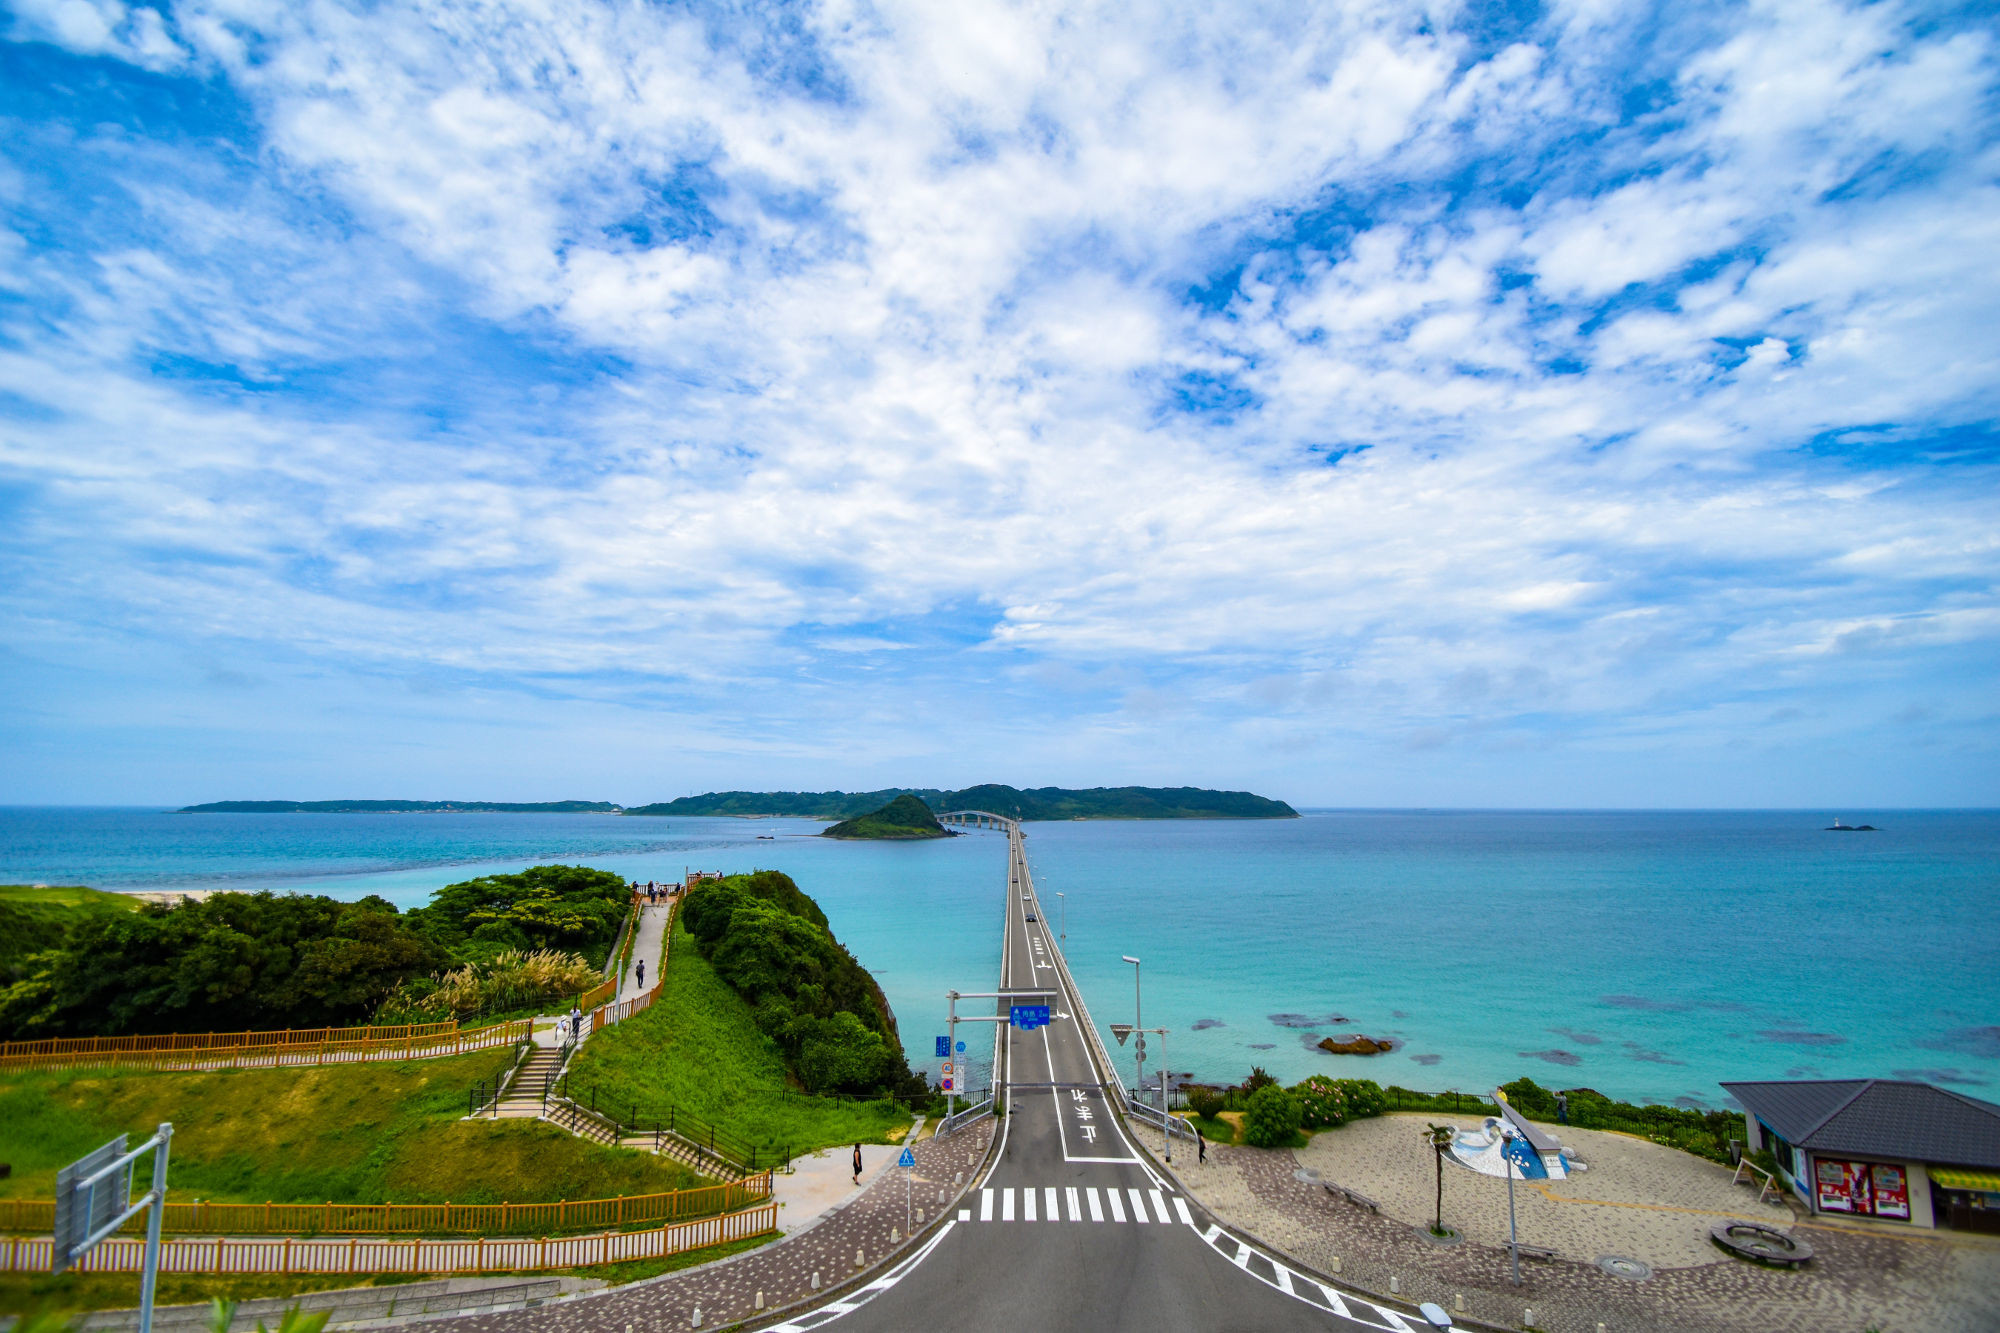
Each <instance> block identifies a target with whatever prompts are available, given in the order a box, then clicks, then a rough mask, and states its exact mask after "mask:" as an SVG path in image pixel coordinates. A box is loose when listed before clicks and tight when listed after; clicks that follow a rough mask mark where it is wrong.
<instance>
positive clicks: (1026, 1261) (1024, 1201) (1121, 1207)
mask: <svg viewBox="0 0 2000 1333" xmlns="http://www.w3.org/2000/svg"><path fill="white" fill-rule="evenodd" d="M1008 840H1009V857H1008V867H1009V869H1008V878H1009V889H1008V895H1007V899H1008V901H1007V927H1006V928H1007V946H1006V949H1005V962H1004V963H1003V968H1002V971H1003V974H1004V976H1005V978H1006V980H1005V983H1004V984H1003V986H1002V987H1001V988H1000V989H1003V990H1006V989H1014V988H1022V989H1027V988H1032V987H1050V988H1054V989H1056V990H1057V991H1058V995H1057V997H1056V1000H1055V1004H1054V1008H1055V1012H1056V1017H1055V1021H1054V1023H1053V1024H1052V1025H1051V1026H1050V1027H1047V1028H1043V1029H1040V1030H1038V1031H1035V1032H1021V1031H1016V1030H1014V1029H1011V1028H1009V1029H1006V1037H1005V1041H1004V1047H1003V1050H1002V1053H1001V1069H1000V1070H996V1071H995V1077H996V1080H999V1079H1001V1078H1004V1079H1005V1080H1006V1083H1005V1084H1004V1085H1003V1086H1007V1087H1009V1089H1010V1090H1009V1092H1008V1093H1007V1097H1008V1102H1007V1105H1008V1106H1009V1107H1010V1114H1009V1115H1008V1116H1007V1117H1006V1119H1005V1121H1004V1123H1003V1131H1002V1133H1003V1138H1002V1143H1001V1148H1000V1151H999V1152H998V1154H997V1155H996V1158H995V1159H994V1165H993V1166H992V1168H991V1170H990V1172H989V1174H988V1176H987V1178H986V1179H984V1180H982V1181H979V1182H977V1184H978V1188H975V1189H974V1190H972V1191H970V1192H969V1193H968V1194H967V1196H966V1199H965V1204H966V1206H965V1207H963V1208H961V1209H960V1210H959V1212H958V1215H957V1217H956V1218H955V1219H954V1220H953V1221H952V1222H951V1223H950V1224H949V1225H948V1227H947V1228H946V1229H945V1230H944V1231H942V1232H941V1233H940V1234H939V1235H938V1236H936V1237H935V1238H934V1239H933V1240H932V1241H931V1242H930V1243H929V1244H928V1245H927V1246H926V1248H925V1249H924V1250H923V1251H921V1252H920V1253H919V1255H918V1256H917V1257H915V1258H914V1259H912V1260H910V1261H908V1262H906V1263H905V1264H904V1265H902V1266H901V1267H900V1268H899V1269H897V1270H895V1271H894V1272H892V1273H891V1274H890V1275H889V1277H888V1278H886V1279H883V1280H882V1281H881V1282H880V1283H878V1284H877V1287H876V1289H875V1291H874V1292H873V1293H872V1294H871V1295H870V1296H869V1297H868V1299H867V1300H866V1303H865V1304H860V1305H858V1306H855V1307H853V1308H848V1309H822V1310H819V1311H816V1312H814V1313H812V1314H809V1315H803V1316H795V1317H794V1318H793V1319H791V1320H790V1321H788V1322H787V1323H786V1324H784V1325H782V1326H781V1328H783V1329H786V1330H806V1329H814V1328H822V1327H829V1326H831V1327H833V1328H834V1329H836V1330H837V1333H867V1331H870V1330H881V1331H882V1333H892V1331H894V1333H902V1331H904V1330H909V1329H918V1328H927V1327H928V1328H951V1329H954V1330H965V1331H966V1333H987V1331H988V1330H991V1331H992V1333H1001V1331H1002V1330H1008V1331H1009V1333H1011V1331H1012V1330H1019V1329H1029V1328H1032V1329H1049V1330H1064V1329H1077V1330H1090V1333H1108V1331H1110V1330H1124V1329H1129V1330H1133V1333H1139V1330H1149V1331H1151V1333H1158V1331H1159V1330H1181V1329H1201V1330H1236V1329H1241V1330H1253V1329H1254V1330H1291V1329H1312V1330H1326V1329H1359V1328H1372V1329H1383V1328H1388V1329H1397V1330H1402V1329H1410V1328H1413V1327H1415V1328H1421V1327H1422V1325H1421V1324H1420V1323H1418V1322H1417V1321H1415V1320H1411V1319H1409V1317H1408V1316H1404V1317H1402V1318H1398V1317H1397V1316H1395V1315H1393V1314H1390V1313H1387V1312H1384V1311H1381V1310H1379V1309H1377V1308H1376V1307H1374V1306H1372V1305H1368V1304H1365V1303H1363V1302H1360V1301H1355V1300H1348V1301H1343V1300H1342V1299H1341V1298H1340V1297H1339V1296H1338V1295H1336V1294H1334V1293H1331V1292H1328V1291H1327V1290H1326V1289H1324V1288H1322V1287H1320V1286H1319V1284H1318V1283H1316V1282H1312V1281H1310V1280H1309V1279H1306V1278H1305V1277H1303V1276H1302V1275H1299V1274H1296V1273H1293V1272H1291V1271H1289V1270H1287V1269H1285V1268H1284V1267H1283V1266H1282V1265H1280V1264H1278V1263H1276V1262H1274V1261H1273V1260H1272V1259H1271V1258H1270V1257H1269V1256H1265V1255H1262V1254H1260V1253H1258V1252H1256V1251H1253V1250H1250V1249H1248V1248H1247V1247H1244V1246H1242V1245H1240V1244H1239V1243H1238V1242H1237V1241H1236V1240H1234V1239H1233V1238H1232V1237H1230V1236H1228V1235H1227V1234H1226V1233H1222V1232H1221V1231H1220V1228H1217V1227H1215V1226H1214V1225H1213V1223H1212V1221H1211V1219H1210V1218H1208V1217H1207V1216H1206V1215H1205V1214H1203V1213H1202V1212H1201V1211H1200V1209H1199V1208H1198V1207H1195V1206H1194V1205H1193V1203H1192V1201H1191V1200H1189V1199H1187V1198H1186V1197H1185V1196H1183V1195H1181V1194H1180V1193H1179V1192H1178V1191H1177V1190H1176V1189H1175V1188H1174V1187H1173V1183H1172V1181H1171V1180H1170V1179H1163V1178H1162V1177H1161V1176H1160V1175H1159V1174H1158V1173H1157V1172H1155V1171H1154V1170H1153V1168H1152V1166H1151V1164H1150V1163H1148V1162H1146V1161H1144V1160H1142V1159H1141V1158H1140V1156H1139V1155H1138V1153H1137V1152H1135V1151H1134V1148H1133V1146H1132V1144H1131V1142H1130V1141H1129V1140H1128V1139H1127V1137H1126V1131H1125V1130H1124V1129H1123V1128H1122V1127H1121V1126H1120V1124H1119V1122H1118V1120H1117V1119H1116V1118H1115V1117H1114V1116H1113V1115H1112V1113H1111V1108H1110V1106H1109V1105H1108V1104H1107V1097H1106V1093H1105V1092H1104V1091H1103V1083H1104V1082H1105V1079H1104V1076H1103V1075H1101V1074H1100V1073H1099V1071H1098V1070H1097V1069H1096V1068H1095V1066H1094V1063H1093V1060H1092V1058H1091V1054H1090V1052H1089V1051H1088V1050H1087V1049H1086V1044H1085V1040H1084V1037H1083V1035H1082V1031H1081V1029H1080V1025H1079V1023H1078V1021H1077V1020H1076V1019H1075V1018H1074V1017H1072V1015H1073V1014H1074V1013H1075V1012H1076V1007H1075V1004H1074V1002H1073V1000H1072V999H1071V997H1070V996H1069V995H1068V994H1067V993H1065V992H1063V991H1062V989H1061V987H1062V981H1061V973H1060V972H1059V971H1058V970H1057V969H1056V967H1055V965H1054V959H1053V958H1052V957H1051V952H1052V950H1053V949H1054V948H1055V947H1056V940H1055V938H1054V936H1053V935H1052V934H1051V932H1050V930H1049V927H1048V923H1047V921H1046V920H1045V919H1044V920H1041V921H1035V922H1030V921H1029V920H1027V917H1028V916H1029V915H1030V914H1033V915H1035V916H1038V917H1039V916H1042V915H1043V914H1042V912H1041V908H1040V904H1039V902H1037V901H1036V899H1035V898H1034V892H1033V887H1032V878H1031V876H1030V875H1029V873H1028V871H1027V866H1026V860H1025V852H1024V846H1023V843H1022V842H1021V840H1020V838H1019V837H1018V836H1015V835H1012V834H1010V835H1009V839H1008ZM971 1011H972V1008H971V1005H970V1004H969V1003H968V1004H965V1005H962V1007H961V1010H960V1012H961V1013H966V1012H971ZM961 1031H962V1032H963V1030H961ZM977 1031H978V1029H977V1028H974V1029H973V1032H977ZM964 1035H967V1037H968V1044H970V1041H969V1039H970V1036H971V1034H970V1033H965V1034H964ZM1035 1084H1044V1085H1046V1084H1059V1085H1071V1086H1064V1087H1054V1088H1050V1087H1034V1086H1032V1085H1035ZM1113 1095H1115V1093H1114V1094H1113ZM1153 1147H1154V1149H1155V1151H1157V1150H1158V1144H1157V1143H1154V1144H1153ZM1185 1150H1186V1151H1192V1149H1191V1148H1189V1149H1185ZM1176 1151H1177V1152H1179V1151H1183V1149H1182V1148H1181V1147H1180V1146H1179V1145H1176Z"/></svg>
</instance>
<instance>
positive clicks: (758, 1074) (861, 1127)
mask: <svg viewBox="0 0 2000 1333" xmlns="http://www.w3.org/2000/svg"><path fill="white" fill-rule="evenodd" d="M570 1082H571V1087H572V1092H573V1094H581V1093H583V1092H584V1091H585V1090H586V1089H589V1088H591V1087H595V1088H596V1090H597V1093H598V1097H599V1101H600V1104H602V1105H603V1106H604V1107H605V1108H606V1109H607V1110H611V1111H612V1112H613V1113H614V1114H617V1115H619V1116H621V1117H628V1118H629V1117H630V1116H631V1115H632V1114H633V1111H634V1110H636V1112H637V1114H638V1117H639V1118H641V1119H646V1120H650V1119H655V1118H657V1119H661V1120H664V1119H665V1118H666V1115H667V1110H668V1108H669V1107H671V1108H673V1109H674V1110H675V1111H676V1112H678V1113H679V1114H681V1115H689V1116H694V1117H697V1118H699V1119H701V1120H705V1121H708V1122H709V1123H711V1124H713V1125H715V1126H716V1127H717V1128H718V1129H721V1130H723V1131H724V1132H726V1133H729V1134H733V1135H735V1136H736V1137H737V1138H739V1139H743V1140H746V1141H748V1142H750V1143H753V1144H757V1145H760V1146H768V1147H776V1148H789V1149H790V1150H791V1151H792V1152H793V1153H794V1154H798V1153H804V1152H810V1151H812V1150H814V1149H816V1148H824V1147H828V1146H830V1145H833V1144H840V1143H890V1142H894V1141H895V1140H896V1139H897V1138H898V1137H899V1136H900V1134H901V1133H902V1132H904V1131H906V1130H907V1129H908V1127H909V1124H910V1116H909V1113H908V1112H906V1111H903V1110H901V1109H899V1108H897V1107H896V1106H894V1105H893V1104H890V1103H885V1102H852V1101H841V1100H839V1099H837V1098H831V1097H812V1096H808V1095H807V1094H805V1093H803V1092H800V1091H798V1090H797V1089H796V1088H794V1087H793V1086H792V1084H791V1081H790V1079H789V1078H788V1077H787V1075H786V1073H785V1061H784V1056H783V1054H782V1053H781V1052H780V1051H779V1050H778V1047H777V1045H776V1044H775V1043H774V1042H772V1041H771V1039H770V1038H768V1037H766V1036H765V1035H764V1034H763V1033H762V1032H760V1031H758V1030H757V1021H756V1018H755V1016H754V1015H753V1014H752V1013H751V1010H750V1006H749V1005H748V1004H747V1003H745V1002H744V1000H743V997H742V996H740V995H738V994H737V993H736V992H735V991H734V990H733V989H731V987H730V986H729V983H727V982H725V981H724V980H723V979H722V978H721V977H718V976H717V975H716V974H715V969H713V968H712V967H710V966H709V964H708V960H707V959H705V958H703V957H702V956H701V953H700V952H699V951H698V950H697V949H696V948H695V943H694V939H693V937H692V936H690V935H689V934H688V933H687V932H686V931H685V930H682V929H681V928H680V927H679V925H678V923H676V925H675V928H674V938H673V944H672V947H671V949H670V950H669V952H668V954H667V984H666V988H665V989H664V990H663V991H661V993H660V998H659V999H658V1000H657V1001H656V1002H655V1003H654V1004H653V1006H652V1007H651V1008H650V1009H647V1010H646V1011H645V1012H644V1013H641V1014H639V1015H637V1016H635V1017H632V1018H628V1019H626V1020H625V1021H624V1022H623V1023H619V1024H617V1025H616V1026H613V1027H608V1028H606V1029H604V1030H603V1031H602V1032H599V1033H598V1034H597V1035H595V1036H593V1037H592V1038H591V1039H590V1040H589V1042H587V1043H586V1044H585V1045H584V1048H583V1049H582V1050H581V1051H579V1052H578V1053H577V1057H576V1060H575V1061H574V1063H573V1064H572V1065H571V1066H570Z"/></svg>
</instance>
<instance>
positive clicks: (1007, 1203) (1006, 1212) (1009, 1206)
mask: <svg viewBox="0 0 2000 1333" xmlns="http://www.w3.org/2000/svg"><path fill="white" fill-rule="evenodd" d="M1000 1220H1001V1221H1002V1222H1011V1221H1013V1220H1014V1187H1013V1186H1012V1185H1009V1186H1007V1187H1006V1188H1005V1189H1003V1190H1001V1191H1000Z"/></svg>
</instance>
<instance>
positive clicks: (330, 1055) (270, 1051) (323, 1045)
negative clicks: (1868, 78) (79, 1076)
mask: <svg viewBox="0 0 2000 1333" xmlns="http://www.w3.org/2000/svg"><path fill="white" fill-rule="evenodd" d="M533 1030H534V1020H533V1019H530V1018H517V1019H513V1020H511V1021H509V1022H505V1023H495V1024H493V1025H492V1026H490V1027H483V1028H461V1027H459V1026H458V1024H457V1023H455V1022H452V1023H407V1024H402V1025H399V1026H396V1027H381V1028H309V1029H304V1030H300V1031H292V1032H198V1033H187V1032H181V1033H163V1034H161V1035H159V1036H156V1037H68V1038H52V1039H49V1040H46V1041H13V1042H8V1043H6V1045H5V1047H0V1068H8V1069H68V1068H72V1067H75V1066H80V1065H111V1066H126V1067H132V1068H140V1069H252V1068H259V1067H268V1066H272V1065H317V1064H337V1063H341V1062H345V1061H351V1060H412V1059H427V1058H430V1057H433V1056H442V1055H460V1054H463V1053H464V1052H466V1051H482V1050H486V1049H487V1048H489V1047H493V1046H511V1045H513V1044H514V1043H515V1042H517V1041H526V1040H527V1039H528V1038H529V1036H530V1035H532V1033H533ZM215 1038H224V1039H233V1041H216V1040H213V1039H215ZM146 1042H152V1043H155V1044H154V1045H144V1044H141V1043H146ZM106 1043H110V1044H106ZM116 1043H128V1044H125V1045H118V1044H116Z"/></svg>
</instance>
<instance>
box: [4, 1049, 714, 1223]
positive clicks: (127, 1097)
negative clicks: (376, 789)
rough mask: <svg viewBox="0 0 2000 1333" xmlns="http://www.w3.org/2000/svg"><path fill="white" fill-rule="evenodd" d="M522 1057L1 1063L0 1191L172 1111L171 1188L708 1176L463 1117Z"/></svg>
mask: <svg viewBox="0 0 2000 1333" xmlns="http://www.w3.org/2000/svg"><path fill="white" fill-rule="evenodd" d="M512 1059H513V1052H511V1051H506V1050H495V1051H479V1052H475V1053H473V1054H470V1055H461V1056H454V1057H452V1058H450V1059H444V1060H411V1061H403V1062H388V1061H383V1062H380V1063H368V1064H346V1065H326V1066H320V1067H311V1066H306V1067H296V1068H286V1069H237V1070H215V1071H211V1072H203V1073H158V1072H153V1071H118V1070H106V1069H65V1070H52V1071H20V1072H12V1073H6V1074H0V1162H6V1163H8V1164H9V1165H11V1166H12V1167H13V1171H12V1173H11V1175H10V1176H9V1177H8V1178H7V1179H5V1180H0V1197H9V1198H33V1199H47V1198H51V1197H53V1195H54V1190H55V1174H56V1170H57V1169H58V1168H59V1167H61V1166H63V1165H64V1164H66V1163H68V1162H71V1161H74V1160H75V1159H76V1158H78V1157H80V1156H82V1155H83V1154H84V1153H86V1152H89V1151H90V1150H91V1149H93V1148H96V1147H99V1146H100V1145H102V1144H103V1143H104V1142H105V1141H106V1140H108V1139H110V1138H111V1137H112V1136H113V1135H115V1134H117V1133H118V1132H120V1131H121V1130H122V1131H124V1132H126V1133H129V1134H130V1135H131V1136H132V1141H133V1142H139V1141H141V1140H143V1139H144V1138H145V1137H147V1136H148V1135H150V1134H151V1133H152V1132H153V1129H154V1127H155V1126H156V1125H158V1123H159V1122H160V1121H162V1120H170V1121H172V1122H173V1125H174V1141H173V1150H172V1161H171V1165H170V1169H169V1173H168V1175H169V1184H170V1185H171V1189H170V1191H169V1193H170V1197H172V1198H174V1199H176V1200H182V1199H191V1198H203V1199H213V1200H216V1201H218V1202H242V1203H261V1202H263V1201H264V1200H266V1199H269V1200H273V1201H276V1202H281V1203H300V1202H303V1203H318V1202H324V1201H327V1200H332V1201H334V1202H337V1203H382V1202H393V1203H446V1202H451V1203H500V1202H503V1201H506V1202H514V1203H535V1202H547V1201H550V1200H556V1199H595V1198H610V1197H613V1196H616V1195H619V1194H651V1193H655V1192H657V1191H661V1190H670V1189H683V1188H686V1187H688V1186H692V1185H703V1184H708V1183H711V1182H708V1181H706V1180H704V1179H702V1178H700V1177H697V1176H696V1175H695V1174H694V1173H693V1172H691V1171H689V1170H687V1169H686V1168H685V1167H682V1166H680V1165H679V1164H677V1163H674V1162H670V1161H667V1160H666V1159H664V1158H657V1157H653V1156H652V1155H650V1154H645V1153H638V1152H632V1151H628V1150H625V1149H619V1148H603V1147H599V1146H597V1145H595V1144H591V1143H586V1142H585V1141H584V1140H582V1139H579V1138H577V1137H575V1136H574V1135H571V1134H567V1133H564V1132H563V1131H561V1130H559V1129H556V1128H555V1127H554V1126H552V1125H545V1124H540V1123H538V1122H535V1121H529V1120H501V1121H473V1122H466V1121H463V1120H461V1119H459V1117H461V1116H463V1115H464V1114H465V1096H466V1089H467V1088H469V1087H470V1086H472V1085H473V1084H474V1083H477V1082H479V1081H480V1080H482V1079H486V1078H491V1077H492V1076H493V1075H494V1074H495V1073H498V1072H499V1071H501V1070H503V1069H505V1068H506V1067H507V1065H508V1064H509V1063H510V1062H511V1061H512ZM147 1172H148V1168H145V1167H141V1169H140V1172H139V1177H138V1183H139V1186H140V1188H142V1189H143V1188H144V1187H145V1182H146V1179H147Z"/></svg>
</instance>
